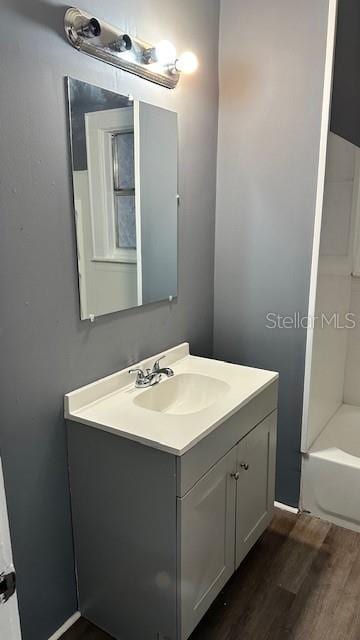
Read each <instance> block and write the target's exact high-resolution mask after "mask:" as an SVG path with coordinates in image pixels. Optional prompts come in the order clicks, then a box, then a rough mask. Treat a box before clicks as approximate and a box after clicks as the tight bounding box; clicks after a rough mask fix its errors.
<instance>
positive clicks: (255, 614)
mask: <svg viewBox="0 0 360 640" xmlns="http://www.w3.org/2000/svg"><path fill="white" fill-rule="evenodd" d="M62 640H110V637H109V636H108V635H107V634H105V633H103V632H102V631H99V630H97V629H96V628H95V627H93V626H92V625H90V624H89V623H88V622H86V621H85V620H82V619H81V620H79V621H78V622H77V624H76V625H75V626H74V627H73V628H72V629H71V630H70V631H68V632H67V633H66V634H65V635H64V636H63V638H62ZM191 640H360V533H354V532H352V531H348V530H346V529H341V528H340V527H335V526H333V525H330V524H328V523H326V522H322V521H321V520H317V519H315V518H311V517H309V516H306V515H300V516H296V515H293V514H291V513H287V512H284V511H281V512H280V511H277V512H276V515H275V518H274V520H273V522H272V525H271V526H270V527H269V529H268V530H267V531H266V533H265V534H264V536H263V537H262V538H261V540H259V542H258V543H257V545H256V546H255V548H254V549H253V550H252V551H251V553H250V554H249V555H248V557H247V558H246V560H245V561H244V562H243V564H242V565H241V567H240V569H239V570H238V571H237V572H236V574H235V575H234V576H233V578H232V579H231V580H230V582H229V583H228V584H227V585H226V587H225V589H224V590H223V591H222V593H221V594H220V595H219V597H218V598H217V600H216V601H215V602H214V604H213V606H212V607H211V609H210V610H209V611H208V613H207V615H206V616H205V618H204V619H203V620H202V622H201V623H200V625H199V626H198V627H197V629H196V630H195V631H194V633H193V634H192V636H191Z"/></svg>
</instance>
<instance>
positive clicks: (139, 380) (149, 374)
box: [129, 356, 174, 389]
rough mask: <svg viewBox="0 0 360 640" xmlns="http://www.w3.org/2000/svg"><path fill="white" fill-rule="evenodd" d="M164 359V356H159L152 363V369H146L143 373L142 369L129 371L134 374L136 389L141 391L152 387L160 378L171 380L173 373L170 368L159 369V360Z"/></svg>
mask: <svg viewBox="0 0 360 640" xmlns="http://www.w3.org/2000/svg"><path fill="white" fill-rule="evenodd" d="M163 358H165V356H161V358H158V360H156V361H155V362H154V365H153V368H152V369H146V370H145V371H143V370H142V369H129V373H136V374H137V375H136V380H135V387H136V388H138V389H143V388H144V387H153V386H154V385H155V384H158V382H160V380H161V376H163V375H164V376H166V377H167V378H171V377H172V376H173V375H174V372H173V370H172V369H170V367H162V368H161V367H160V360H162V359H163Z"/></svg>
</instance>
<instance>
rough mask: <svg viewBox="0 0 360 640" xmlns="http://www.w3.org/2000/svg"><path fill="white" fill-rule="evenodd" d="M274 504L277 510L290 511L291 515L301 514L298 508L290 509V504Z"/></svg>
mask: <svg viewBox="0 0 360 640" xmlns="http://www.w3.org/2000/svg"><path fill="white" fill-rule="evenodd" d="M274 504H275V507H276V508H277V509H282V510H283V511H290V513H299V509H296V507H290V506H289V505H288V504H283V503H282V502H275V503H274Z"/></svg>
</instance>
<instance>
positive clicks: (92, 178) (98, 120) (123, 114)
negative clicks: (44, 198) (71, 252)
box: [85, 107, 137, 263]
mask: <svg viewBox="0 0 360 640" xmlns="http://www.w3.org/2000/svg"><path fill="white" fill-rule="evenodd" d="M85 131H86V154H87V166H88V174H89V196H90V214H91V227H92V242H93V258H92V260H93V261H94V262H125V263H136V262H137V251H136V249H125V248H122V249H120V248H119V247H117V246H116V226H115V225H116V215H115V200H114V198H115V195H114V178H113V176H114V169H113V147H112V139H113V136H114V135H115V134H118V133H132V132H134V109H133V107H123V108H120V109H109V110H105V111H95V112H92V113H86V114H85ZM134 151H135V153H136V149H134Z"/></svg>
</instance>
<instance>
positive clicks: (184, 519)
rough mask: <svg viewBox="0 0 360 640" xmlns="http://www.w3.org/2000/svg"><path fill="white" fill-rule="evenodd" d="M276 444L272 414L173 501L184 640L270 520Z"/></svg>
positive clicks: (273, 414) (274, 421)
mask: <svg viewBox="0 0 360 640" xmlns="http://www.w3.org/2000/svg"><path fill="white" fill-rule="evenodd" d="M275 443H276V412H274V413H272V414H271V415H270V416H269V417H268V418H266V419H265V420H263V421H262V422H261V423H260V424H259V425H258V426H256V427H255V428H254V429H253V430H252V431H251V432H250V433H249V434H248V435H247V436H245V437H244V438H243V439H242V440H241V441H240V442H239V444H238V445H237V446H235V447H233V449H231V451H230V452H229V453H228V454H227V455H225V456H224V457H223V458H222V459H221V460H220V461H219V462H218V463H217V464H215V465H214V466H213V467H212V468H211V469H210V471H208V473H207V474H205V476H204V477H203V478H201V480H199V482H198V483H197V484H196V485H195V487H193V489H191V490H190V491H189V492H188V493H187V494H186V495H185V496H184V497H183V498H178V521H179V529H180V531H179V538H178V540H179V550H180V567H179V568H180V589H181V595H180V607H181V615H180V620H181V638H182V639H183V640H185V639H186V638H188V637H189V635H190V633H191V632H192V631H193V629H194V628H195V627H196V625H197V624H198V622H199V621H200V620H201V618H202V617H203V615H204V613H205V612H206V611H207V609H208V608H209V606H210V604H211V603H212V601H213V600H214V598H215V597H216V596H217V595H218V593H219V592H220V590H221V589H222V588H223V587H224V585H225V584H226V582H227V581H228V579H229V578H230V577H231V575H232V574H233V572H234V571H235V569H237V568H238V566H239V565H240V563H241V561H242V560H243V559H244V557H245V556H246V555H247V553H248V552H249V551H250V549H251V547H252V546H253V545H254V544H255V542H256V541H257V539H258V538H259V536H260V535H261V534H262V532H263V531H264V529H265V528H266V527H267V525H268V524H269V522H270V520H271V517H272V513H273V505H274V484H275V482H274V481H275V478H274V471H275V453H276V451H275Z"/></svg>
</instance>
